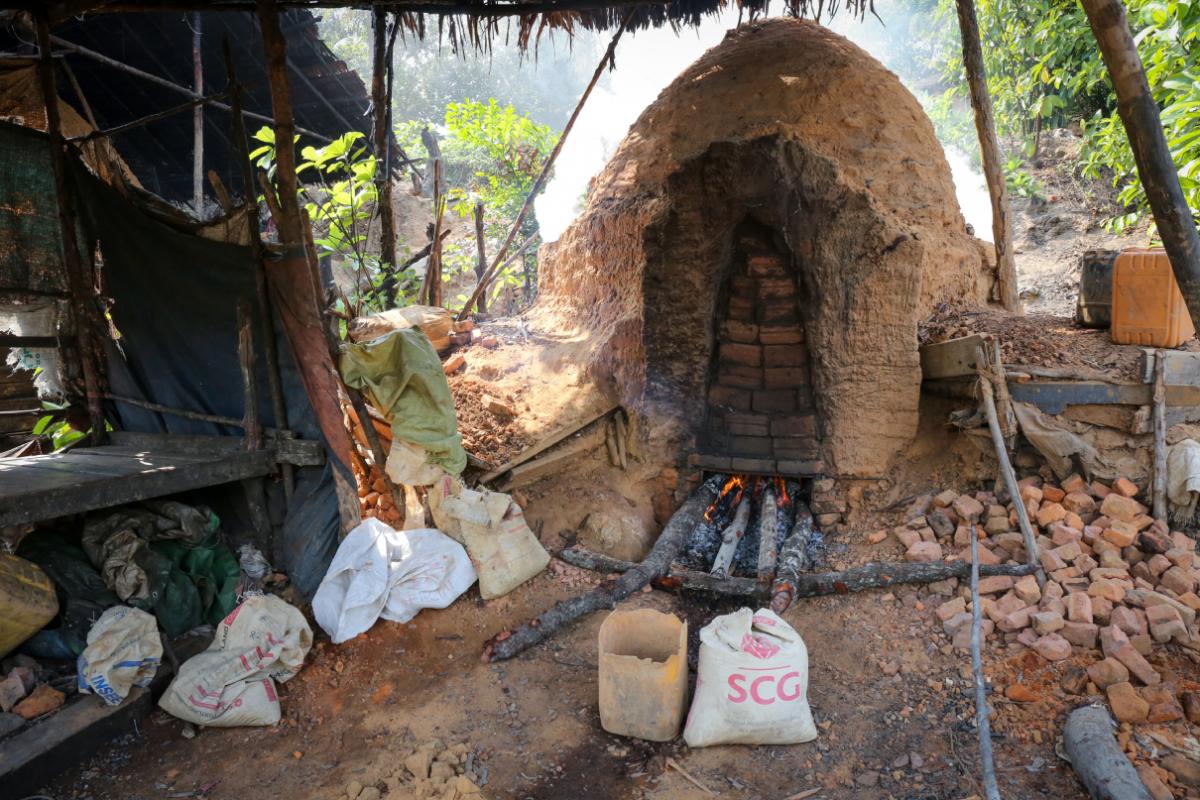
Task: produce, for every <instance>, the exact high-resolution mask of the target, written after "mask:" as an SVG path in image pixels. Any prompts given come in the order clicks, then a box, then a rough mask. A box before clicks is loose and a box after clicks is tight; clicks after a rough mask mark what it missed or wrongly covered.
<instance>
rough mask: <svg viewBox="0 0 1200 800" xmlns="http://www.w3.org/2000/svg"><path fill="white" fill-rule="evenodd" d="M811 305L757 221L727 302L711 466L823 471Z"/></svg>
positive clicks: (709, 429) (736, 258) (708, 456)
mask: <svg viewBox="0 0 1200 800" xmlns="http://www.w3.org/2000/svg"><path fill="white" fill-rule="evenodd" d="M802 298H803V288H802V287H801V285H800V279H799V272H798V270H797V269H796V268H795V266H794V264H793V256H792V254H791V252H790V251H789V250H788V249H787V246H786V245H785V244H784V243H783V242H782V240H781V237H779V236H778V235H777V234H775V233H774V232H772V231H771V230H770V229H769V228H767V227H766V226H764V225H762V224H760V223H758V222H756V221H754V220H749V219H748V220H746V221H744V222H743V223H742V224H740V225H739V226H738V227H737V228H736V229H735V231H734V235H733V241H732V247H731V248H730V264H729V267H728V270H727V274H726V276H725V278H724V283H723V286H722V289H721V292H720V295H719V296H718V300H717V314H716V319H715V326H716V327H715V331H714V343H715V347H713V352H712V358H711V360H710V365H709V367H708V376H707V391H706V404H705V411H704V424H703V427H702V429H701V431H700V434H699V436H698V437H697V449H698V452H699V457H698V461H699V466H701V467H702V468H704V469H710V470H723V471H731V472H735V473H752V474H757V475H786V476H791V477H798V476H805V475H816V474H818V473H820V472H822V471H823V469H824V465H823V464H822V462H821V461H820V451H821V445H820V435H819V431H820V428H821V425H820V419H819V417H818V414H817V411H816V404H815V403H814V399H813V381H812V372H811V369H810V365H809V357H808V346H807V343H806V341H805V334H804V304H803V301H802Z"/></svg>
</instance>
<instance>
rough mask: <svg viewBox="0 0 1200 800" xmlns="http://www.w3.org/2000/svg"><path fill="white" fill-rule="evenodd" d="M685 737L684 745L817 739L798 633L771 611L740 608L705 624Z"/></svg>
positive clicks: (805, 656) (804, 651)
mask: <svg viewBox="0 0 1200 800" xmlns="http://www.w3.org/2000/svg"><path fill="white" fill-rule="evenodd" d="M683 738H684V741H686V742H687V743H688V746H689V747H707V746H709V745H715V744H798V743H800V742H811V741H812V740H813V739H815V738H817V729H816V726H815V725H813V718H812V711H811V710H810V709H809V707H808V649H807V648H806V647H805V646H804V640H803V639H801V638H800V634H798V633H797V632H796V631H795V630H794V629H793V628H792V627H791V626H790V625H788V624H787V623H786V622H784V621H783V619H781V618H780V617H779V616H778V615H777V614H775V613H774V612H772V611H770V610H768V609H759V610H758V611H752V610H751V609H749V608H743V609H740V610H738V611H735V612H733V613H732V614H726V615H725V616H723V617H717V618H716V619H714V620H713V621H712V622H710V623H709V624H708V625H706V626H705V627H704V628H703V629H702V630H701V631H700V666H699V669H698V671H697V675H696V693H695V696H694V697H693V698H692V708H691V711H689V712H688V719H687V724H686V725H685V726H684V729H683Z"/></svg>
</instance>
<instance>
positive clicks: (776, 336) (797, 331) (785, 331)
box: [758, 325, 804, 344]
mask: <svg viewBox="0 0 1200 800" xmlns="http://www.w3.org/2000/svg"><path fill="white" fill-rule="evenodd" d="M758 340H759V341H760V342H762V343H763V344H800V343H802V342H803V341H804V328H803V327H802V326H799V325H760V326H759V327H758Z"/></svg>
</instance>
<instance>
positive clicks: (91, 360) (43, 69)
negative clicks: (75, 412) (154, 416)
mask: <svg viewBox="0 0 1200 800" xmlns="http://www.w3.org/2000/svg"><path fill="white" fill-rule="evenodd" d="M37 41H38V78H39V79H40V80H41V85H42V99H43V101H44V102H45V104H46V133H47V134H48V135H49V137H50V163H51V165H52V167H53V169H54V195H55V200H56V201H57V203H58V223H59V227H60V228H61V229H62V245H63V266H64V267H65V268H66V272H67V284H68V286H69V287H70V292H71V307H72V311H73V314H74V317H75V344H76V347H77V348H78V349H79V361H80V366H81V367H82V370H83V382H84V391H85V393H86V395H87V408H88V417H89V418H90V420H91V424H92V432H91V438H92V442H93V443H94V444H101V443H103V441H104V439H105V429H104V410H103V408H102V407H101V405H100V399H101V395H100V367H99V365H98V364H97V363H96V350H95V348H94V346H93V342H92V333H93V328H92V321H93V317H94V316H95V315H94V313H93V312H94V306H93V304H92V297H93V296H94V295H95V285H94V281H93V279H92V277H91V275H90V270H88V271H87V272H85V269H84V263H83V259H82V258H81V256H80V254H79V238H78V236H76V230H75V213H74V210H73V209H72V206H71V195H70V192H69V190H68V178H67V154H66V150H65V146H66V145H65V142H64V140H63V135H62V120H61V119H60V118H59V115H58V90H57V89H56V88H55V83H54V56H53V54H52V53H51V51H50V23H49V21H48V20H47V17H46V14H45V12H43V13H41V14H38V15H37Z"/></svg>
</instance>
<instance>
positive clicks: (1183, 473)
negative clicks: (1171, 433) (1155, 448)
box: [1167, 439, 1200, 523]
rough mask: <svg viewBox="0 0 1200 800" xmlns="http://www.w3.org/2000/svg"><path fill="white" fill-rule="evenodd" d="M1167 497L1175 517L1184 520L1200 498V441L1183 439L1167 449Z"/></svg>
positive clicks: (1190, 516)
mask: <svg viewBox="0 0 1200 800" xmlns="http://www.w3.org/2000/svg"><path fill="white" fill-rule="evenodd" d="M1167 497H1168V498H1170V500H1171V506H1172V508H1173V510H1174V512H1175V514H1174V517H1175V519H1176V520H1177V521H1178V522H1180V523H1183V522H1186V521H1187V520H1189V519H1191V518H1192V516H1193V515H1194V514H1195V513H1196V501H1197V499H1198V498H1200V442H1197V441H1195V440H1194V439H1184V440H1183V441H1182V442H1179V444H1176V445H1172V446H1171V449H1170V450H1168V451H1167Z"/></svg>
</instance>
